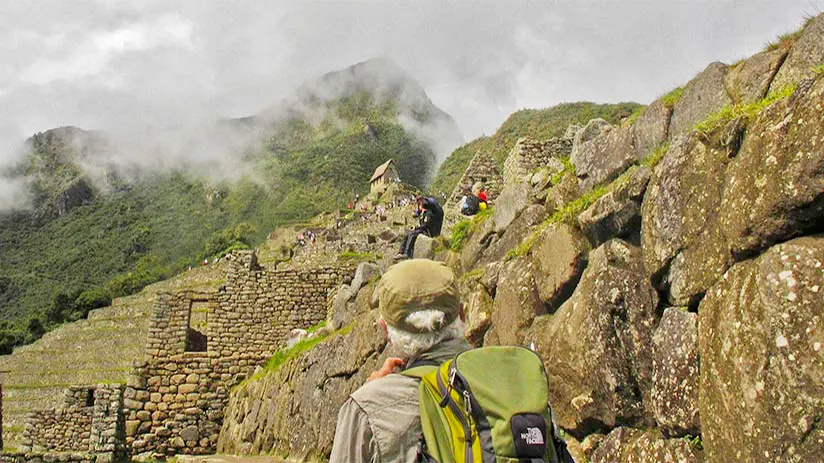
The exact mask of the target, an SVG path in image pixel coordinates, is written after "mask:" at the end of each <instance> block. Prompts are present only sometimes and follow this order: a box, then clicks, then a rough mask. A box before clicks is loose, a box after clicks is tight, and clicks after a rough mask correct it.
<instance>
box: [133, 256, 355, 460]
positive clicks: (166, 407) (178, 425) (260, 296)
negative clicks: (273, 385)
mask: <svg viewBox="0 0 824 463" xmlns="http://www.w3.org/2000/svg"><path fill="white" fill-rule="evenodd" d="M349 273H351V269H349V268H337V267H316V268H309V269H299V270H297V269H296V270H267V269H264V268H261V267H260V266H259V265H258V264H257V259H256V256H255V254H254V253H252V252H250V251H243V252H236V253H235V254H233V255H232V264H231V265H230V268H229V271H228V274H227V284H226V285H225V286H223V287H222V288H220V289H219V290H218V291H217V292H216V293H205V294H202V293H192V292H181V293H177V294H161V295H159V296H158V298H157V301H156V307H155V313H154V318H153V319H152V321H151V322H150V327H149V336H148V340H147V344H146V356H145V358H146V361H145V362H144V363H142V364H140V365H138V366H137V367H136V368H135V371H134V375H133V377H132V379H131V380H130V381H129V387H128V388H127V389H126V392H125V405H126V423H125V428H126V445H127V446H128V448H129V451H130V452H131V453H132V454H139V453H144V452H153V453H157V454H166V455H173V454H179V453H185V454H205V453H213V452H214V450H215V447H216V444H217V438H218V433H219V432H220V427H221V425H222V423H223V410H224V408H225V406H226V403H227V401H228V397H229V392H230V389H231V387H232V386H234V385H236V384H237V383H239V382H240V381H242V380H243V379H245V378H246V377H247V376H249V375H250V374H251V373H252V372H253V371H254V369H255V368H256V367H258V366H260V365H262V364H263V363H264V362H265V361H266V360H267V359H269V358H270V357H271V356H272V355H273V354H274V353H275V352H276V351H277V350H278V349H279V348H280V347H282V345H283V344H284V341H286V339H287V338H288V337H289V334H290V332H291V331H292V330H293V329H296V328H308V327H310V326H312V325H316V324H318V323H320V322H321V321H323V320H326V317H327V306H328V300H329V297H330V295H331V294H332V292H333V290H334V289H335V288H336V287H337V286H339V285H340V283H341V282H342V281H343V277H344V275H347V274H349Z"/></svg>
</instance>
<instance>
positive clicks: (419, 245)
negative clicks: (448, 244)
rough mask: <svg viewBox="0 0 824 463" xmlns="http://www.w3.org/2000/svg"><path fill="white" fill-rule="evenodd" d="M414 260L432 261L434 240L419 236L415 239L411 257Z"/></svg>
mask: <svg viewBox="0 0 824 463" xmlns="http://www.w3.org/2000/svg"><path fill="white" fill-rule="evenodd" d="M412 257H413V258H415V259H432V258H434V257H435V240H434V239H432V238H430V237H428V236H426V235H419V236H418V237H417V238H416V239H415V251H414V253H413V255H412Z"/></svg>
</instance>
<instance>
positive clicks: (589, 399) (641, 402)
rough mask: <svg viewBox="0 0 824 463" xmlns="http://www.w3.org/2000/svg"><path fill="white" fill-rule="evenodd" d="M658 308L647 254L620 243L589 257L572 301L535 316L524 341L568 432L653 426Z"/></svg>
mask: <svg viewBox="0 0 824 463" xmlns="http://www.w3.org/2000/svg"><path fill="white" fill-rule="evenodd" d="M500 290H501V289H500V284H499V289H498V291H500ZM496 302H497V298H496ZM657 303H658V296H657V294H656V292H655V289H654V288H653V287H652V286H651V285H650V284H649V280H648V278H647V275H646V272H645V271H644V264H643V258H642V256H641V251H640V249H638V248H636V247H634V246H631V245H629V244H628V243H626V242H624V241H621V240H618V239H615V240H610V241H607V242H606V243H604V244H603V245H602V246H600V247H599V248H597V249H595V250H593V251H592V252H590V254H589V265H588V266H587V268H586V270H585V271H584V273H583V276H582V277H581V282H580V283H579V284H578V287H577V288H576V290H575V292H574V293H573V295H572V297H571V298H570V299H569V300H567V301H566V302H565V303H564V304H563V305H562V306H561V308H559V309H558V311H557V312H555V313H554V314H553V315H549V316H543V317H538V318H536V319H535V321H534V324H533V326H532V328H531V329H530V330H529V332H528V333H526V336H525V339H524V341H525V342H527V343H529V342H534V343H535V346H536V349H537V351H538V353H539V354H540V355H541V358H542V359H543V361H544V365H545V366H546V371H547V374H548V376H549V390H550V403H552V406H553V411H554V413H555V417H556V420H557V422H558V424H559V425H560V426H561V427H563V428H564V429H566V430H568V431H569V432H571V433H572V434H573V435H575V436H576V437H578V438H582V437H583V436H586V435H587V434H589V433H590V432H592V431H594V430H598V429H604V428H607V429H608V428H613V427H616V426H618V425H620V424H635V425H646V424H650V423H651V422H652V416H651V415H652V413H651V411H648V410H647V409H646V406H647V405H646V404H649V391H650V383H651V380H652V352H651V351H652V349H651V346H652V334H653V330H654V328H655V326H656V325H657V322H658V316H657V314H656V306H657Z"/></svg>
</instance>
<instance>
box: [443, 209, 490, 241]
mask: <svg viewBox="0 0 824 463" xmlns="http://www.w3.org/2000/svg"><path fill="white" fill-rule="evenodd" d="M491 216H492V208H489V207H487V208H486V210H483V211H479V212H478V213H477V214H475V215H473V216H472V217H468V218H466V219H462V220H461V221H460V222H458V223H456V224H455V226H454V227H452V236H451V237H450V238H449V249H450V250H452V251H460V250H461V248H463V245H464V244H465V243H466V239H467V238H468V237H469V235H471V234H472V233H473V232H475V230H477V229H478V227H480V226H481V224H483V223H484V222H485V221H486V219H488V218H489V217H491Z"/></svg>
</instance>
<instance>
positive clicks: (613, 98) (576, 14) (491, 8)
mask: <svg viewBox="0 0 824 463" xmlns="http://www.w3.org/2000/svg"><path fill="white" fill-rule="evenodd" d="M821 11H824V0H804V1H794V0H773V1H758V0H750V1H741V2H731V1H720V0H716V1H700V2H695V1H693V2H686V1H681V2H672V1H665V0H655V1H635V2H624V1H621V2H619V1H600V2H594V1H592V2H581V1H576V2H551V1H540V2H539V1H535V2H523V1H510V0H507V1H503V0H501V1H497V2H492V1H488V2H469V1H461V2H457V1H424V0H414V1H409V2H395V1H388V0H382V1H380V2H379V1H377V0H375V1H360V2H353V1H326V2H310V1H307V0H299V1H298V0H296V1H278V2H275V1H268V2H263V1H243V2H242V1H227V0H214V1H206V0H196V1H195V0H193V1H171V0H158V1H149V0H144V1H138V0H122V1H119V0H87V1H70V0H49V1H46V0H42V1H36V0H35V1H10V0H9V1H3V2H2V6H0V139H2V140H5V141H8V140H9V139H12V138H15V137H20V138H23V137H27V136H29V135H31V134H32V133H33V132H36V131H42V130H46V129H49V128H52V127H57V126H62V125H75V126H79V127H81V128H86V129H121V130H122V129H123V128H130V127H140V126H146V125H152V126H164V125H169V124H176V123H179V122H181V121H192V120H200V119H210V118H215V117H238V116H245V115H249V114H253V113H255V112H258V111H260V110H261V109H263V108H265V107H267V106H269V105H271V104H273V103H275V102H276V101H278V100H279V99H280V97H282V96H285V95H288V94H289V93H290V91H291V90H293V89H294V88H295V87H296V86H298V85H299V84H300V83H301V82H304V81H306V80H308V79H311V78H313V77H317V76H319V75H321V74H323V73H325V72H328V71H331V70H336V69H340V68H344V67H346V66H349V65H351V64H353V63H356V62H359V61H363V60H366V59H369V58H371V57H375V56H385V57H388V58H391V59H392V60H394V61H395V62H396V63H397V64H399V65H400V66H401V67H402V68H404V69H406V70H408V71H409V73H410V74H411V75H412V76H413V77H415V78H416V79H417V80H418V81H419V82H420V83H421V84H422V85H423V86H424V88H425V89H426V90H427V92H428V94H429V96H430V98H431V99H432V100H433V101H434V102H435V104H436V105H438V106H440V107H441V108H442V109H444V110H445V111H447V112H448V113H449V114H451V115H452V116H453V117H454V118H455V120H456V121H457V123H458V125H459V127H460V129H461V131H462V133H463V135H464V137H465V138H466V139H467V140H470V139H472V138H475V137H477V136H479V135H481V134H484V133H486V134H489V133H492V132H494V130H495V129H496V127H497V126H498V125H500V123H501V122H502V121H503V120H504V119H505V118H506V116H507V115H509V114H510V113H512V112H513V111H515V110H517V109H519V108H540V107H547V106H551V105H553V104H556V103H559V102H564V101H579V100H589V101H596V102H617V101H626V100H633V101H638V102H642V103H648V102H649V101H651V100H652V99H654V98H655V97H656V96H659V95H661V94H663V93H665V92H666V91H668V90H670V89H671V88H672V87H674V86H676V85H680V84H683V83H685V82H686V81H687V80H689V79H690V78H691V77H692V76H693V75H695V74H696V73H698V72H699V71H700V70H701V69H703V68H704V67H705V66H706V65H707V64H709V63H710V62H711V61H714V60H721V61H725V62H728V63H729V62H733V61H735V60H737V59H738V58H741V57H745V56H748V55H751V54H753V53H755V52H757V51H759V50H760V49H762V48H763V47H764V44H765V43H766V42H768V41H770V40H771V39H773V38H775V37H776V36H777V35H778V34H780V33H783V32H787V31H790V30H793V29H796V28H797V27H798V26H799V24H800V23H801V22H802V20H803V18H804V16H805V15H813V14H817V13H819V12H821ZM0 156H6V157H8V156H9V155H8V154H5V151H0Z"/></svg>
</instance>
